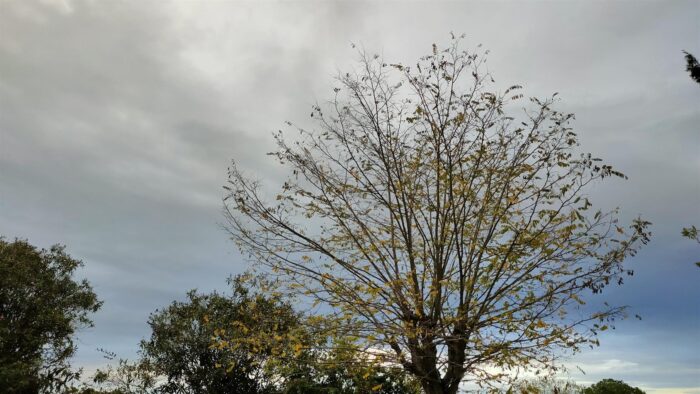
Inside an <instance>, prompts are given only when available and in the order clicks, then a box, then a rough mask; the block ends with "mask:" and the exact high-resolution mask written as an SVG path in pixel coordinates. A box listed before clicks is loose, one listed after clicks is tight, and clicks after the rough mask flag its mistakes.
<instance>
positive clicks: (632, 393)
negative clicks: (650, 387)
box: [583, 379, 644, 394]
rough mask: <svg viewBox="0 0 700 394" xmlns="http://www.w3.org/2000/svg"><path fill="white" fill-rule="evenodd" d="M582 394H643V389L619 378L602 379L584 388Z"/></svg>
mask: <svg viewBox="0 0 700 394" xmlns="http://www.w3.org/2000/svg"><path fill="white" fill-rule="evenodd" d="M583 394H644V391H642V390H641V389H640V388H639V387H632V386H630V385H628V384H627V383H625V382H623V381H621V380H614V379H603V380H601V381H600V382H598V383H596V384H594V385H593V386H591V387H587V388H585V389H584V390H583Z"/></svg>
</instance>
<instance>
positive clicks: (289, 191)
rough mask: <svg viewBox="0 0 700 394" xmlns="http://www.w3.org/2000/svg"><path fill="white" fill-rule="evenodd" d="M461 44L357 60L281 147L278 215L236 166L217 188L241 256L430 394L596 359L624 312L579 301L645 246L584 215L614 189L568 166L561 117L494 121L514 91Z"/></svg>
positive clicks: (569, 139)
mask: <svg viewBox="0 0 700 394" xmlns="http://www.w3.org/2000/svg"><path fill="white" fill-rule="evenodd" d="M457 41H458V40H455V42H454V43H453V45H452V46H450V47H449V48H447V49H446V50H443V51H440V50H438V48H437V47H436V46H433V51H432V53H431V54H429V55H428V56H425V57H423V58H421V59H420V60H419V61H418V63H417V65H416V66H415V67H407V66H404V65H401V64H391V65H389V64H386V63H384V62H383V61H382V60H381V59H380V58H379V57H378V56H374V57H368V56H365V55H362V59H361V63H360V66H359V68H358V69H357V71H355V72H352V73H346V74H344V75H342V76H340V77H339V79H338V81H339V83H340V87H338V88H336V89H335V92H336V95H335V98H334V100H333V101H331V102H330V103H329V105H327V106H324V108H323V109H322V108H321V107H320V106H316V107H315V108H314V111H313V113H312V116H313V117H314V118H315V119H317V120H318V129H316V130H306V129H303V128H300V129H299V132H300V137H299V138H298V139H297V140H296V141H291V140H288V139H285V138H284V137H283V135H282V133H281V132H280V133H279V134H277V136H276V138H277V142H278V146H279V149H278V151H277V152H274V153H273V156H274V157H275V158H277V160H279V162H280V163H281V164H283V165H287V166H289V167H290V168H291V170H292V174H291V177H290V178H289V179H288V180H287V181H286V182H285V183H284V185H282V188H281V191H280V192H279V194H278V195H277V196H276V198H275V199H274V200H273V201H268V200H267V199H265V197H264V196H263V194H262V193H261V191H260V183H259V182H258V181H254V180H251V179H249V178H248V177H247V176H246V175H244V174H243V172H242V171H241V170H240V169H239V168H238V167H237V166H236V164H235V163H234V164H233V165H232V167H231V168H230V171H229V183H228V185H227V186H225V188H226V189H227V190H228V191H229V194H228V195H227V196H226V198H225V207H226V216H227V218H228V223H229V226H228V229H229V231H230V233H231V235H232V238H233V239H234V240H235V241H236V242H237V243H238V245H239V247H240V248H241V250H242V251H244V252H246V253H248V254H249V255H250V256H251V258H252V259H254V261H258V262H260V263H261V264H263V265H265V266H267V267H270V268H271V269H272V271H273V272H275V273H277V274H278V275H280V276H282V277H283V278H284V280H283V281H282V282H283V283H287V284H288V286H287V287H286V289H285V291H289V292H299V291H302V292H303V293H304V294H306V295H307V296H308V297H311V298H312V299H314V300H315V301H316V302H318V303H323V304H325V305H327V306H328V308H327V309H329V310H331V311H333V313H332V316H329V317H334V318H335V324H336V328H335V329H336V330H337V332H343V333H345V334H344V335H353V336H356V337H357V338H358V340H359V341H360V342H361V343H362V344H363V346H364V348H366V349H368V350H371V351H376V350H377V349H379V350H381V351H382V353H381V354H382V357H375V358H374V360H377V361H378V362H388V363H396V364H398V365H402V366H403V367H404V369H405V370H406V371H408V372H409V373H411V374H413V375H414V376H415V377H416V378H417V379H418V380H419V381H420V382H421V385H422V387H423V390H424V391H425V392H426V393H429V394H432V393H456V392H457V390H458V389H459V386H460V383H461V382H462V381H463V380H465V379H472V380H476V381H479V382H484V383H489V382H493V381H496V380H503V379H505V378H506V377H507V375H506V374H505V373H504V371H505V370H509V369H514V368H521V367H522V368H534V369H553V368H555V365H556V364H555V358H556V355H557V354H558V352H559V351H560V350H562V349H564V350H572V351H576V350H578V349H579V348H580V347H581V346H582V345H589V344H598V341H597V340H596V339H595V334H596V333H597V332H598V331H600V330H605V329H607V328H608V325H606V323H604V322H606V321H610V320H613V319H615V318H617V317H620V316H621V314H622V312H623V308H620V307H612V306H606V307H604V308H602V309H600V310H596V311H584V310H583V309H581V308H580V307H581V305H583V304H584V303H585V301H584V300H583V297H584V296H586V295H587V294H589V293H591V292H593V293H599V292H601V291H602V290H603V288H604V287H606V286H607V285H608V284H610V283H622V277H621V276H622V275H623V274H624V273H628V274H631V273H632V271H631V270H628V269H626V268H624V267H623V265H622V262H623V260H624V259H625V258H626V257H628V256H631V255H633V254H634V253H635V251H636V250H637V248H638V246H639V245H640V244H642V243H646V242H647V241H648V236H649V234H648V232H647V230H646V228H647V225H648V224H649V223H648V222H645V221H643V220H635V221H634V222H633V223H632V224H631V225H630V226H629V227H628V228H625V227H623V226H621V225H619V224H618V221H617V219H616V213H617V211H616V210H615V211H612V212H601V211H593V210H592V208H591V207H592V204H591V202H590V201H589V199H588V197H587V195H586V187H587V186H589V185H590V184H591V183H593V182H596V181H598V180H600V179H603V178H624V175H623V174H621V173H620V172H618V171H616V170H614V169H613V168H612V167H611V166H610V165H607V164H602V163H601V162H600V159H597V158H595V157H594V156H592V155H590V154H582V155H577V154H576V153H575V149H576V146H577V145H578V140H577V136H576V134H575V133H574V132H573V131H572V129H571V127H570V122H571V120H572V118H573V115H571V114H566V113H561V112H559V111H556V110H555V109H554V108H553V106H554V99H553V98H550V99H545V100H539V99H535V98H533V99H531V100H530V102H529V103H528V106H527V107H526V109H525V111H524V112H523V114H522V115H521V116H518V117H516V116H515V115H513V116H510V115H507V114H506V110H507V107H508V104H509V103H510V102H512V101H514V100H518V99H520V98H521V97H522V94H519V93H517V92H518V90H519V89H520V86H512V87H511V88H509V89H506V90H505V91H503V92H496V91H491V90H489V87H490V85H489V83H490V82H491V81H492V78H491V76H490V75H489V74H488V73H484V72H483V62H484V59H483V58H482V57H481V56H480V55H478V54H476V53H471V52H466V51H461V50H460V49H459V48H458V45H457ZM493 367H497V368H496V369H494V368H493Z"/></svg>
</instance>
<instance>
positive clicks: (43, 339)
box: [0, 238, 102, 394]
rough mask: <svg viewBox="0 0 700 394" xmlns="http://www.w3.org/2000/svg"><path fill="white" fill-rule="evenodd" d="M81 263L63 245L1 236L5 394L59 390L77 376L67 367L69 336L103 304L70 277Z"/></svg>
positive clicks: (0, 373)
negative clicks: (40, 244) (41, 245)
mask: <svg viewBox="0 0 700 394" xmlns="http://www.w3.org/2000/svg"><path fill="white" fill-rule="evenodd" d="M81 265H82V262H80V261H79V260H75V259H73V258H71V257H70V256H69V255H68V254H66V252H65V248H64V247H63V246H59V245H56V246H53V247H51V249H49V250H44V249H41V250H39V249H37V248H36V247H35V246H32V245H30V244H29V243H28V242H27V241H23V240H15V241H14V242H8V241H6V240H5V239H2V238H0V387H2V391H3V392H4V393H27V394H29V393H49V392H51V393H53V392H62V391H63V390H65V389H66V388H67V387H68V386H69V385H70V383H71V382H72V381H73V380H75V379H76V378H77V377H78V372H77V371H74V370H72V369H71V367H70V363H69V361H70V357H71V356H72V355H73V354H74V353H75V350H76V346H75V343H74V342H73V334H75V332H76V330H77V329H79V328H81V327H86V326H92V321H91V320H90V318H89V315H90V313H93V312H96V311H97V310H98V309H99V308H100V306H101V305H102V303H101V302H100V301H98V300H97V296H96V295H95V293H94V292H93V291H92V288H91V287H90V285H89V283H88V282H87V281H86V280H82V281H78V280H76V279H74V278H73V275H74V273H75V270H76V269H77V268H78V267H80V266H81Z"/></svg>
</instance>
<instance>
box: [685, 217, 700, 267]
mask: <svg viewBox="0 0 700 394" xmlns="http://www.w3.org/2000/svg"><path fill="white" fill-rule="evenodd" d="M681 235H682V236H684V237H685V238H688V239H690V240H693V241H695V242H697V243H700V234H698V229H697V227H695V226H694V225H693V226H690V227H684V228H683V230H681ZM695 265H697V266H698V267H700V261H698V262H696V263H695Z"/></svg>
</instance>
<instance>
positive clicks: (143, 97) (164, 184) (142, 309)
mask: <svg viewBox="0 0 700 394" xmlns="http://www.w3.org/2000/svg"><path fill="white" fill-rule="evenodd" d="M450 31H454V32H455V33H458V34H459V33H465V34H466V35H467V39H466V41H465V45H466V46H467V47H474V46H476V45H477V44H479V43H482V44H483V45H484V47H485V48H488V49H489V50H490V51H491V54H490V55H489V60H488V68H489V70H490V71H491V72H492V73H493V75H494V76H495V78H496V84H497V86H502V87H507V86H510V85H512V84H514V83H520V84H522V85H523V86H524V87H525V90H524V92H525V93H526V94H527V95H535V96H544V95H550V94H552V93H554V92H559V95H560V97H561V102H560V108H562V109H563V110H566V111H571V112H574V113H576V122H575V123H574V127H575V130H576V131H577V132H578V133H579V135H580V136H581V139H582V148H583V149H584V150H587V151H592V152H594V153H595V154H597V155H598V156H600V157H603V158H605V159H606V160H607V161H609V162H611V163H612V164H614V165H615V166H616V167H617V168H619V169H620V170H622V171H623V172H624V173H626V174H627V175H628V176H629V178H630V179H629V180H628V181H619V182H612V183H610V184H603V185H600V186H598V187H596V188H595V189H594V190H592V192H591V194H592V197H593V201H594V202H596V201H597V202H598V203H600V204H602V205H603V206H617V205H619V206H620V207H621V208H622V213H623V217H624V218H631V217H634V216H636V215H639V214H641V215H643V217H644V218H646V219H648V220H650V221H651V222H653V223H654V225H653V228H652V231H653V233H654V234H653V238H652V242H651V243H650V244H649V245H648V246H647V247H646V248H645V249H644V250H643V252H642V253H640V254H639V255H638V256H636V257H635V258H633V259H631V260H630V261H629V266H630V267H631V268H634V269H635V271H636V274H635V276H634V277H632V278H629V279H628V280H627V281H626V283H625V285H624V286H622V287H619V288H614V289H613V288H611V291H610V292H607V293H606V294H605V295H604V296H605V297H607V299H608V300H610V301H612V302H614V303H618V304H626V305H630V307H631V309H630V312H631V314H632V315H634V314H635V313H638V314H640V315H642V317H643V320H641V321H639V320H636V319H630V320H627V321H625V322H623V323H620V324H618V326H617V329H616V330H615V331H611V332H607V333H605V335H603V336H602V338H601V339H602V340H601V342H602V346H601V347H600V348H597V349H594V350H588V351H584V352H582V353H581V354H579V355H577V356H576V357H574V358H573V359H571V360H570V361H569V362H568V365H569V366H570V369H571V376H572V378H574V379H576V380H577V381H579V382H582V383H590V382H595V381H597V380H599V379H601V378H605V377H612V378H615V379H623V380H625V381H626V382H628V383H631V384H634V385H638V386H640V387H643V388H645V389H647V390H648V391H649V392H666V393H700V304H699V300H700V286H699V284H700V269H698V268H697V267H696V266H695V265H694V264H693V262H694V261H698V260H700V245H698V244H694V243H693V242H691V241H689V240H685V239H682V238H681V237H680V229H681V228H682V227H683V226H688V225H690V224H692V223H696V224H698V225H700V154H699V153H700V130H699V126H698V125H700V85H698V84H696V83H694V82H693V81H692V80H691V79H690V78H689V76H688V74H687V73H686V72H685V71H684V67H685V64H684V59H683V55H682V52H681V51H682V50H684V49H685V50H688V51H690V52H694V53H696V54H697V55H700V2H698V1H691V2H679V1H660V2H648V1H645V2H602V1H600V2H599V1H594V2H590V1H566V2H545V1H539V2H526V1H519V2H507V1H498V2H489V3H486V2H483V3H482V2H463V3H457V2H441V1H435V2H424V3H421V2H389V1H378V2H320V1H319V2H260V1H258V2H250V3H243V2H208V3H204V2H164V1H163V2H156V1H134V2H116V1H97V0H95V1H69V0H64V1H39V2H34V1H27V0H17V1H6V0H0V235H4V236H6V237H10V238H13V237H21V238H27V239H28V240H29V241H30V242H31V243H34V244H36V245H39V246H42V247H48V246H50V245H51V244H54V243H61V244H65V245H67V247H68V251H69V253H70V254H71V255H72V256H74V257H77V258H80V259H82V260H83V261H84V262H85V268H84V269H83V270H82V271H81V272H80V275H81V276H84V277H87V278H88V279H89V281H90V282H91V283H92V284H93V286H94V288H95V290H96V292H97V294H98V295H99V297H100V298H101V299H102V300H104V302H105V303H104V307H103V308H102V310H101V311H99V312H98V313H97V314H96V315H95V316H94V321H95V327H94V328H92V329H89V330H86V331H83V332H82V333H81V334H80V336H79V346H80V350H79V353H78V355H77V357H76V359H75V364H76V365H78V366H84V367H86V368H87V369H92V368H94V367H95V366H97V365H100V364H103V363H104V362H105V360H103V359H102V358H101V355H100V353H99V352H97V350H96V349H97V348H98V347H101V348H105V349H107V350H110V351H113V352H116V353H117V354H118V355H119V356H121V357H134V355H135V352H136V350H137V348H138V342H139V340H140V339H142V338H144V337H146V336H147V335H149V334H150V333H149V331H148V327H147V325H146V320H147V317H148V314H149V313H150V312H151V311H153V310H154V309H156V308H158V307H162V306H164V305H167V304H168V303H170V302H171V301H172V300H175V299H183V298H184V295H185V293H186V291H187V290H188V289H192V288H197V289H200V290H201V291H210V290H213V289H224V288H225V286H226V285H225V279H226V277H227V276H228V275H230V274H234V273H238V272H241V271H243V270H245V269H246V267H247V266H248V265H247V264H248V263H247V262H246V261H244V259H242V258H241V257H240V255H239V254H238V252H237V250H236V248H235V246H234V245H233V244H232V243H231V242H230V241H228V240H227V237H226V234H225V233H224V232H223V231H222V230H221V228H220V223H221V222H222V221H223V217H222V214H221V208H222V203H221V198H222V196H223V190H222V185H224V183H225V182H226V170H227V166H228V164H229V162H230V160H231V159H236V161H237V162H238V163H239V164H240V165H241V166H242V167H244V168H246V169H248V170H249V171H251V172H253V173H255V174H256V175H257V176H258V177H259V178H262V179H264V180H266V181H268V182H270V183H271V184H273V185H274V184H275V182H277V181H278V180H279V179H280V174H281V173H282V172H281V169H280V168H278V167H275V166H274V165H273V163H272V162H271V160H270V158H269V157H268V156H266V155H265V153H266V152H268V151H270V150H271V146H272V144H271V133H272V132H273V131H275V130H277V129H280V128H282V127H283V126H284V121H285V120H290V121H293V122H297V123H302V122H306V121H307V118H308V115H309V113H310V107H311V105H312V104H314V103H315V102H316V101H323V100H325V99H327V98H329V97H331V93H332V90H331V88H332V86H333V77H334V75H335V74H336V73H337V72H338V70H344V69H348V68H349V67H352V66H353V62H354V61H355V60H356V55H357V54H356V52H355V51H354V50H353V49H352V48H351V45H350V44H351V43H356V44H361V45H362V46H364V47H365V48H366V49H367V50H368V51H370V52H380V53H383V55H384V57H385V58H386V59H387V60H389V61H391V62H404V63H412V62H413V61H414V60H415V59H416V58H417V57H418V56H421V55H423V54H426V53H427V52H429V51H430V45H431V43H433V42H436V43H438V44H441V43H442V44H446V43H448V41H449V32H450ZM575 366H580V367H581V368H582V369H583V370H584V371H586V374H585V375H584V374H582V373H581V372H580V371H579V370H578V369H577V368H576V367H575Z"/></svg>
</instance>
